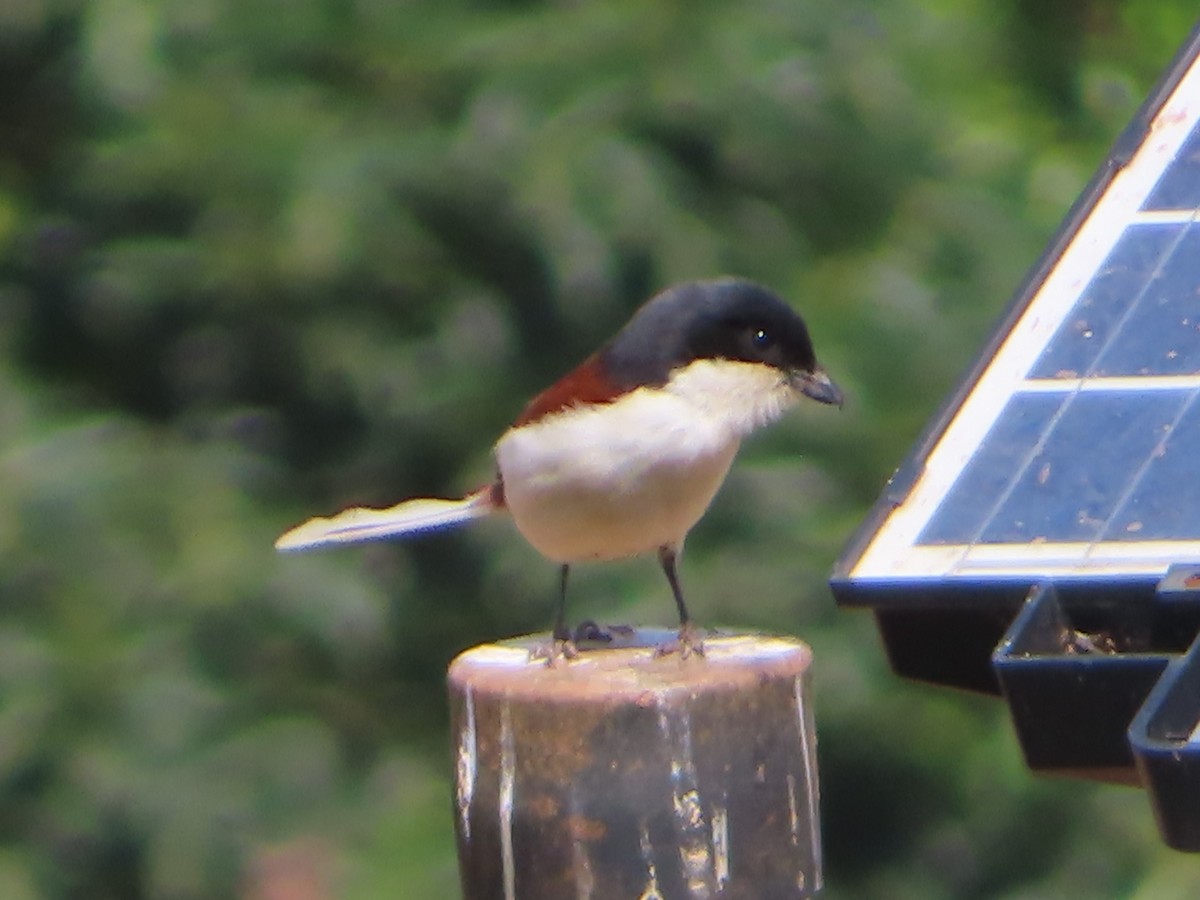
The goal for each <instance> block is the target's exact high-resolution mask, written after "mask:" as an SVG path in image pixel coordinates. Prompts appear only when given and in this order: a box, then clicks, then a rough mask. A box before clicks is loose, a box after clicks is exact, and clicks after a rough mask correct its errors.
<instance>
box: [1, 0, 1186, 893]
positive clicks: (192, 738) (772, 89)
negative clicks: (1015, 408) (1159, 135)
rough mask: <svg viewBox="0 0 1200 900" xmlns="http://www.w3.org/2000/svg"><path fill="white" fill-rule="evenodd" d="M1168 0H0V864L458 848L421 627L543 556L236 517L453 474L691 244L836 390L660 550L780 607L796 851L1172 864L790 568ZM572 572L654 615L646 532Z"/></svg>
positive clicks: (1037, 244) (704, 597)
mask: <svg viewBox="0 0 1200 900" xmlns="http://www.w3.org/2000/svg"><path fill="white" fill-rule="evenodd" d="M1194 14H1195V13H1194V7H1193V6H1192V5H1190V4H1186V3H1184V2H1182V0H1172V2H1154V3H1151V2H1149V0H1090V2H1084V3H1077V4H1066V5H1063V4H1037V3H1032V2H1024V0H1008V2H1000V3H997V2H994V0H993V2H983V0H966V2H963V0H956V2H946V0H899V2H894V3H891V4H886V5H884V4H873V3H870V2H866V0H852V2H849V3H846V2H834V0H798V2H793V3H780V2H775V0H753V2H749V3H742V4H726V3H719V2H715V0H713V2H700V3H691V4H682V3H645V2H640V3H639V2H633V0H615V2H609V3H593V4H556V3H537V2H526V3H511V4H504V3H484V2H477V3H469V2H466V0H454V2H446V3H420V2H413V0H408V2H400V0H390V2H384V0H360V2H334V0H324V2H318V0H288V2H284V0H238V2H235V0H95V2H92V3H83V2H79V0H40V2H39V0H16V2H10V3H7V4H4V5H2V6H0V896H3V897H6V898H9V897H11V898H22V900H23V898H34V897H88V898H107V897H112V898H117V897H146V898H160V897H161V898H165V897H171V898H186V897H195V898H202V897H218V896H229V895H231V894H238V893H242V894H244V895H247V896H266V893H265V891H266V890H267V886H269V885H273V884H276V883H277V882H279V883H282V881H283V880H286V878H288V877H293V876H295V873H297V872H299V873H301V874H305V873H306V876H305V877H309V878H311V880H312V882H313V883H315V884H323V885H325V889H326V890H327V892H328V893H329V894H330V895H336V896H353V897H368V898H369V897H391V896H400V895H402V894H405V895H408V896H435V895H437V894H446V893H453V891H454V890H455V888H454V885H455V884H456V875H455V865H454V856H453V854H454V848H453V840H452V829H451V820H450V802H449V798H448V790H447V786H446V782H447V779H448V770H449V764H448V752H447V748H446V739H445V730H446V722H445V714H444V711H443V701H442V687H441V678H442V672H443V670H444V667H445V665H446V663H447V662H448V661H449V659H450V658H451V656H452V655H453V654H454V652H456V651H457V650H459V649H461V648H464V647H466V646H468V645H470V644H471V643H474V642H476V641H478V640H482V639H486V638H489V637H494V636H498V635H505V634H513V633H519V632H522V631H527V630H531V629H540V628H542V627H544V626H545V625H546V624H547V622H548V611H549V607H550V603H551V597H552V591H553V583H554V572H553V568H552V567H550V566H548V565H546V564H544V562H543V561H541V560H539V559H538V558H537V557H536V556H535V555H534V554H533V553H532V552H531V551H529V550H528V549H527V548H525V547H523V546H522V545H521V544H520V542H519V540H517V539H516V538H515V537H514V536H513V535H512V534H510V533H508V532H507V531H506V530H505V529H504V528H503V527H502V526H496V527H492V526H487V525H485V526H482V527H480V528H478V529H476V530H474V531H472V532H470V533H464V534H459V535H453V536H446V537H439V538H432V539H429V540H427V541H424V542H421V543H416V544H411V545H404V546H386V547H373V548H369V549H367V550H364V551H355V552H347V553H344V554H329V555H319V556H314V557H312V558H306V557H305V558H288V559H284V560H280V559H277V558H276V557H275V555H274V554H273V552H272V550H271V542H272V540H273V538H274V536H275V535H276V534H277V533H278V532H279V531H281V530H282V529H283V528H284V527H286V526H288V525H290V524H292V523H293V522H295V521H296V520H298V519H300V518H303V517H305V516H307V515H310V514H313V513H316V512H323V511H332V510H334V509H335V508H338V507H340V506H342V505H347V504H350V503H354V502H370V503H375V504H383V503H390V502H394V501H395V500H396V499H398V498H400V497H402V496H405V495H410V494H415V493H442V494H447V495H453V494H457V493H459V492H461V491H462V490H465V489H469V488H472V487H474V486H475V485H477V484H478V483H480V482H482V481H484V480H485V479H486V478H487V477H488V476H489V470H490V462H489V458H488V453H487V448H488V447H489V445H490V443H491V441H492V440H493V439H494V437H495V436H496V435H497V434H498V433H499V432H500V430H501V429H503V427H504V426H505V425H506V423H507V422H508V421H510V420H511V418H512V417H513V416H514V415H515V413H516V412H517V411H518V409H519V406H520V398H522V397H523V396H524V395H526V394H528V393H530V392H532V391H534V390H536V389H537V388H539V387H541V386H543V385H544V384H545V383H547V382H548V381H549V380H550V379H552V378H553V377H555V376H556V375H557V374H560V373H561V372H563V371H564V370H566V369H567V368H568V367H570V366H571V365H572V364H574V363H575V362H577V361H578V360H579V359H580V358H581V357H582V355H583V354H584V353H585V352H586V351H587V350H589V349H590V348H591V347H592V346H594V345H595V344H596V343H598V342H599V341H600V340H601V339H602V338H603V337H605V336H606V335H607V334H608V333H609V332H611V330H612V329H613V328H614V327H616V326H617V325H618V324H619V323H620V322H622V321H623V320H624V318H625V317H626V316H627V315H628V313H629V312H630V311H631V310H632V309H633V308H634V306H635V305H636V304H637V303H638V302H639V301H640V300H642V299H644V298H645V297H646V296H648V295H649V294H650V293H652V292H653V291H654V290H656V289H657V288H659V287H661V286H664V285H666V284H668V283H670V282H673V281H677V280H683V279H689V278H695V277H700V276H707V275H714V274H718V273H723V272H737V273H740V274H743V275H746V276H749V277H752V278H756V279H759V280H762V281H764V282H766V283H768V284H770V285H772V286H774V287H775V288H776V289H778V290H779V291H780V292H782V293H783V294H785V295H786V296H788V297H789V298H791V299H793V300H794V302H796V304H797V305H798V306H799V307H800V308H801V309H803V311H804V313H805V315H806V317H807V318H808V319H809V322H810V326H811V328H812V331H813V333H814V335H815V337H816V341H817V345H818V350H819V352H820V354H821V358H822V360H823V361H824V362H825V364H826V366H827V367H828V368H829V369H830V370H831V371H832V372H833V373H834V374H835V376H836V377H837V378H838V380H839V381H840V382H841V383H842V384H843V385H844V386H845V387H846V388H847V389H848V392H849V394H850V398H851V399H850V402H849V404H848V406H847V409H846V410H845V411H844V413H843V414H842V415H840V416H837V415H833V414H831V413H830V412H829V411H828V410H815V411H805V412H802V413H798V414H797V415H796V416H794V417H792V418H791V419H789V421H788V422H787V424H785V425H783V426H781V427H779V428H777V429H775V430H774V431H773V432H772V433H770V434H769V435H767V436H764V437H763V439H761V440H759V441H756V442H755V443H754V445H753V446H752V447H750V448H748V450H747V453H746V454H745V457H746V458H745V459H744V460H743V463H742V465H741V466H740V467H739V468H737V469H736V470H735V473H734V475H733V477H732V478H731V483H730V484H729V486H728V487H727V489H726V491H725V492H724V494H723V495H722V497H721V498H720V499H719V501H718V504H717V506H716V507H715V508H714V510H713V511H712V513H711V514H710V516H709V518H708V519H706V520H705V522H704V523H703V524H702V525H701V526H700V527H699V528H698V529H697V532H696V534H695V536H694V539H693V541H692V543H691V545H690V549H691V552H690V554H689V558H688V561H687V565H686V566H685V568H684V577H685V578H686V579H687V580H688V581H689V583H691V584H692V585H694V587H693V589H692V591H691V596H692V597H693V602H694V605H695V608H696V612H697V613H698V617H699V618H700V619H701V620H702V621H706V622H718V621H719V622H725V623H728V624H731V625H743V626H761V627H766V628H771V629H776V630H780V631H794V632H798V633H801V634H803V635H805V637H806V638H808V639H809V640H810V641H811V642H812V644H813V645H814V647H815V649H816V652H817V654H818V659H819V661H820V676H819V685H818V697H819V703H820V707H821V709H820V712H819V721H820V723H821V727H822V741H823V743H822V759H823V767H824V772H825V794H826V799H825V819H826V824H827V831H828V834H827V840H826V846H827V854H828V861H829V864H830V868H831V870H832V875H831V880H832V882H833V888H832V889H831V896H854V897H880V898H904V897H914V898H916V897H921V898H932V897H956V898H970V897H999V896H1011V897H1018V896H1020V897H1034V896H1117V895H1126V896H1137V897H1150V896H1155V897H1157V896H1168V895H1169V896H1185V895H1187V896H1191V895H1192V893H1193V891H1192V890H1188V885H1189V884H1192V885H1193V887H1194V880H1195V879H1194V875H1193V873H1192V872H1191V870H1190V869H1188V868H1187V867H1186V866H1181V865H1180V864H1179V862H1178V860H1177V859H1176V858H1174V857H1171V856H1169V855H1168V854H1167V853H1166V851H1163V850H1162V849H1161V848H1160V846H1159V844H1158V841H1157V838H1156V836H1155V834H1154V831H1153V826H1152V823H1151V821H1150V816H1149V813H1148V810H1147V808H1146V804H1145V801H1144V799H1143V798H1141V797H1139V796H1137V795H1134V794H1127V793H1121V792H1118V791H1116V790H1115V789H1094V788H1090V787H1088V786H1085V785H1077V784H1069V785H1062V784H1047V783H1044V782H1041V781H1038V780H1036V779H1033V778H1032V777H1031V776H1030V775H1029V774H1028V772H1027V771H1026V770H1025V769H1024V767H1023V765H1022V764H1021V762H1020V759H1019V754H1018V752H1017V750H1016V748H1015V743H1014V739H1013V737H1012V735H1011V731H1010V729H1009V727H1008V725H1007V723H1006V722H1005V721H1004V720H1003V717H1002V712H1001V708H1000V706H999V704H997V703H995V702H993V701H984V700H979V699H973V698H963V697H958V696H953V695H947V694H946V693H944V692H940V691H935V690H928V689H924V688H919V687H916V686H913V685H908V684H903V683H900V682H899V681H898V680H897V679H895V678H894V677H893V676H892V675H891V674H890V673H888V672H887V671H886V667H885V664H884V662H883V660H882V659H881V653H880V650H879V647H878V645H877V643H876V640H875V638H874V636H873V632H872V625H871V622H870V621H869V619H868V618H867V617H865V616H861V615H856V614H854V613H849V612H838V611H836V610H834V609H833V606H832V603H831V601H830V599H829V597H828V593H827V590H826V588H825V587H824V579H825V577H826V575H827V573H828V571H829V569H830V566H831V564H832V561H833V558H834V556H835V555H836V553H837V552H838V550H839V548H840V547H841V546H842V545H843V544H844V542H845V540H846V539H847V537H848V536H849V534H850V532H851V531H852V530H853V528H854V526H855V524H856V523H857V522H858V521H859V520H860V519H861V517H862V515H863V514H864V512H865V509H866V507H867V506H868V504H869V503H870V502H871V501H872V500H873V499H874V498H875V496H876V495H877V494H878V492H879V490H880V489H881V487H882V485H883V483H884V482H885V480H886V478H887V476H888V475H889V473H890V472H891V470H892V468H893V467H894V466H895V465H896V464H897V463H898V462H899V461H900V459H901V458H902V456H903V454H904V453H905V451H906V449H907V448H908V446H909V445H910V444H911V442H912V441H913V439H914V438H915V437H916V435H917V434H918V433H919V431H920V430H921V428H922V427H923V426H924V423H925V422H926V421H927V420H928V418H929V417H930V415H931V414H932V413H933V411H934V410H935V409H936V408H937V406H938V404H939V403H940V401H941V399H942V398H943V397H944V396H946V394H947V393H948V391H949V390H950V388H951V387H952V386H953V384H954V383H955V379H956V378H957V377H958V375H959V374H960V373H961V372H962V371H963V369H964V367H965V366H966V365H967V364H968V363H969V361H970V360H971V358H972V356H973V355H974V353H975V352H976V349H977V347H978V346H979V345H980V343H981V341H982V340H983V338H984V336H985V335H986V334H987V331H988V328H989V325H990V323H991V322H992V321H994V320H995V318H996V317H997V316H998V314H999V312H1000V310H1001V309H1002V308H1003V306H1004V304H1005V302H1006V300H1007V298H1008V296H1009V295H1010V294H1011V293H1012V292H1013V291H1014V289H1015V287H1016V285H1017V284H1018V283H1019V281H1020V279H1021V278H1022V275H1023V273H1024V272H1025V271H1026V270H1027V269H1028V267H1029V266H1030V265H1031V264H1032V263H1033V261H1034V260H1035V259H1036V257H1037V255H1038V253H1039V252H1040V249H1041V247H1042V246H1043V244H1044V242H1045V241H1046V240H1047V238H1048V237H1049V236H1050V234H1051V233H1052V232H1053V230H1054V228H1055V226H1056V224H1057V222H1058V221H1059V219H1060V218H1061V217H1062V215H1063V214H1064V212H1065V210H1066V209H1067V207H1068V206H1069V205H1070V203H1071V202H1072V201H1073V200H1074V198H1075V196H1076V195H1077V193H1078V192H1079V190H1080V189H1081V188H1082V186H1083V185H1084V184H1085V183H1086V180H1087V178H1088V177H1089V176H1090V174H1091V172H1092V171H1093V170H1094V169H1095V168H1096V167H1097V166H1098V165H1099V163H1100V162H1101V160H1102V158H1103V154H1104V152H1105V148H1106V146H1107V145H1108V143H1109V142H1110V141H1111V140H1112V139H1113V138H1114V137H1115V135H1116V134H1117V133H1118V132H1119V131H1120V129H1121V128H1122V127H1123V126H1124V124H1125V122H1126V121H1127V120H1128V118H1129V116H1130V115H1131V114H1132V112H1133V111H1134V109H1135V108H1136V106H1137V104H1138V103H1139V102H1140V100H1141V98H1142V96H1143V95H1144V94H1145V92H1146V91H1147V90H1148V88H1149V87H1150V85H1151V84H1152V82H1153V80H1154V79H1155V78H1156V77H1157V75H1158V74H1159V72H1160V70H1161V69H1162V67H1163V66H1164V65H1165V63H1166V62H1167V61H1168V59H1169V58H1170V55H1171V54H1172V53H1173V52H1174V49H1175V47H1176V46H1177V45H1178V44H1179V43H1180V42H1181V41H1182V40H1183V38H1184V36H1185V34H1186V32H1187V29H1188V28H1189V27H1190V25H1191V21H1192V18H1193V16H1194ZM799 454H803V456H800V455H799ZM573 588H574V589H573V594H572V603H573V608H574V610H575V611H577V612H579V613H583V612H584V611H586V614H587V615H588V616H594V617H597V618H603V617H605V616H620V617H622V618H639V619H645V620H651V621H656V620H666V619H667V618H668V616H669V611H670V604H669V600H668V598H667V596H666V594H665V592H664V589H663V588H662V586H661V585H660V584H659V579H658V575H657V573H656V572H655V571H654V567H653V566H652V565H650V564H642V563H631V564H628V565H624V566H622V565H618V566H610V567H607V568H603V569H596V570H594V571H592V570H588V569H584V570H583V571H582V572H581V573H580V577H578V578H577V579H576V581H575V583H574V585H573ZM255 891H261V892H262V893H261V894H256V893H254V892H255ZM1184 891H1186V894H1185V893H1184Z"/></svg>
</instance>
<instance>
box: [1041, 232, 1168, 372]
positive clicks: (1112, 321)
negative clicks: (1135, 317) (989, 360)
mask: <svg viewBox="0 0 1200 900" xmlns="http://www.w3.org/2000/svg"><path fill="white" fill-rule="evenodd" d="M1185 227H1186V226H1183V225H1142V226H1137V227H1134V228H1130V229H1129V230H1127V231H1126V232H1125V234H1123V235H1122V236H1121V238H1120V240H1119V241H1117V244H1116V246H1115V247H1113V250H1112V252H1111V253H1110V254H1109V256H1108V259H1106V260H1105V261H1104V264H1103V265H1102V266H1100V268H1099V269H1097V270H1096V275H1095V276H1094V277H1093V278H1092V280H1091V282H1090V283H1089V284H1088V286H1087V287H1086V288H1085V289H1084V291H1083V293H1082V294H1081V295H1080V297H1079V301H1078V302H1077V303H1076V304H1075V306H1074V308H1073V309H1072V310H1071V312H1070V313H1068V314H1067V316H1066V317H1065V318H1064V319H1063V322H1062V325H1060V326H1059V328H1058V331H1057V332H1056V333H1055V335H1054V337H1053V338H1051V340H1050V343H1049V344H1048V345H1047V346H1046V349H1045V350H1044V351H1043V353H1042V355H1041V357H1040V358H1039V359H1038V361H1037V363H1035V364H1034V367H1033V370H1032V371H1031V373H1030V375H1031V377H1033V378H1079V377H1082V376H1084V375H1086V374H1088V372H1089V371H1091V369H1092V367H1093V365H1094V364H1095V362H1096V360H1097V359H1098V358H1099V357H1100V354H1101V353H1103V352H1104V349H1105V347H1106V346H1108V344H1109V343H1110V341H1111V340H1112V338H1113V336H1114V334H1115V333H1116V330H1117V328H1118V326H1119V325H1120V324H1121V323H1122V321H1123V319H1124V318H1125V316H1126V314H1127V313H1128V312H1129V311H1130V309H1131V308H1132V307H1133V306H1134V304H1135V303H1136V302H1137V300H1138V298H1139V296H1140V295H1141V294H1142V293H1143V291H1145V290H1146V289H1147V287H1148V285H1149V284H1150V282H1151V281H1152V279H1154V278H1155V275H1156V272H1157V271H1158V268H1159V265H1160V263H1161V262H1162V261H1163V259H1164V257H1165V256H1166V255H1167V253H1168V252H1169V251H1170V250H1171V249H1172V248H1173V247H1174V245H1175V244H1177V243H1178V242H1179V240H1180V238H1181V237H1182V235H1183V232H1184V230H1185Z"/></svg>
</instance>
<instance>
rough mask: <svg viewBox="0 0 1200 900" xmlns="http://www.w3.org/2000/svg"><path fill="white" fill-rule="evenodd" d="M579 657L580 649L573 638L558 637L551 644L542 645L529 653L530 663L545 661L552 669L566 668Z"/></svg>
mask: <svg viewBox="0 0 1200 900" xmlns="http://www.w3.org/2000/svg"><path fill="white" fill-rule="evenodd" d="M577 656H579V648H578V647H576V646H575V640H574V638H571V637H556V638H554V639H553V640H552V641H551V642H550V643H549V644H540V645H539V646H537V647H534V648H533V649H532V650H530V651H529V661H530V662H537V661H538V660H545V661H546V665H547V666H548V667H550V668H554V667H556V666H565V665H566V664H567V663H568V662H570V661H571V660H573V659H575V658H576V657H577Z"/></svg>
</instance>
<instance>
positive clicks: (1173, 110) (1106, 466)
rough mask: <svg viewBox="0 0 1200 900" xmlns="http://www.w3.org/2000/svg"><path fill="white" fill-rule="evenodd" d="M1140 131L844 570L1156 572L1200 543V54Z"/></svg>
mask: <svg viewBox="0 0 1200 900" xmlns="http://www.w3.org/2000/svg"><path fill="white" fill-rule="evenodd" d="M1144 136H1145V139H1144V140H1143V141H1142V142H1141V145H1140V146H1139V147H1137V149H1136V151H1135V152H1134V153H1133V154H1132V156H1131V157H1130V158H1129V160H1128V162H1127V164H1126V165H1124V166H1123V167H1122V168H1120V169H1119V171H1116V173H1115V174H1114V175H1113V176H1112V178H1111V181H1109V183H1108V187H1107V190H1105V191H1104V192H1103V194H1102V195H1101V196H1100V197H1099V199H1098V200H1097V202H1096V203H1095V204H1094V205H1093V206H1092V208H1091V210H1090V212H1089V213H1088V214H1087V216H1086V218H1085V219H1084V220H1083V221H1082V223H1081V224H1080V225H1079V227H1078V229H1077V230H1076V231H1075V232H1074V235H1073V236H1072V238H1071V240H1070V242H1069V244H1068V245H1067V246H1066V247H1065V249H1064V250H1063V252H1062V254H1061V255H1060V256H1059V257H1058V259H1057V263H1056V264H1055V265H1054V266H1053V268H1052V269H1050V271H1049V273H1048V275H1047V277H1046V278H1045V279H1044V280H1043V281H1042V282H1041V283H1040V285H1038V286H1037V287H1036V289H1035V291H1034V292H1033V294H1032V296H1031V297H1030V298H1029V300H1028V303H1027V304H1026V305H1025V306H1024V308H1023V311H1022V312H1021V314H1020V316H1019V317H1018V318H1017V319H1016V320H1015V322H1014V323H1013V325H1012V327H1011V329H1010V330H1009V331H1008V332H1007V334H1006V335H1004V336H1003V338H1002V340H1001V341H1000V343H999V345H998V347H997V350H996V352H995V353H994V355H993V356H992V357H991V359H990V361H988V362H987V364H986V366H985V367H984V368H983V369H982V371H981V373H980V375H979V377H978V379H977V380H976V381H975V383H974V385H973V387H972V388H971V390H970V391H969V393H967V394H966V396H965V398H964V399H963V401H962V403H961V405H960V406H959V407H958V408H957V410H956V411H954V413H953V415H952V417H951V418H950V420H949V422H948V425H947V426H946V428H945V430H944V431H943V432H942V434H941V436H940V438H939V439H938V440H937V441H936V443H935V444H934V445H933V446H932V449H931V450H930V452H929V453H928V455H927V456H926V457H925V458H924V460H923V462H922V463H921V465H920V469H921V471H920V475H919V477H918V478H917V479H916V480H915V482H914V483H913V485H912V488H911V490H909V491H908V493H907V496H905V497H904V498H903V501H902V502H900V503H899V504H898V505H896V506H895V508H894V509H892V510H890V511H889V512H888V513H887V514H886V515H885V517H883V519H882V521H881V523H880V525H879V527H878V528H877V529H876V530H875V531H874V533H873V534H872V535H871V536H870V539H869V541H867V542H866V544H865V547H864V549H863V551H862V553H861V554H860V555H859V556H858V558H857V559H856V560H855V561H854V562H853V564H852V565H851V566H850V567H849V569H848V571H847V573H846V574H847V577H848V579H849V580H851V581H855V580H863V581H870V580H875V579H878V580H883V581H887V582H889V583H891V582H894V581H896V580H897V579H900V580H905V579H918V580H919V579H930V578H935V579H939V580H946V579H955V578H959V577H966V578H969V579H972V580H975V579H979V578H981V577H989V576H1000V577H1011V578H1022V579H1037V578H1043V577H1054V576H1072V577H1087V578H1103V577H1108V576H1113V577H1129V576H1153V575H1162V574H1163V573H1165V572H1166V569H1167V567H1168V566H1169V565H1171V564H1172V563H1176V562H1180V561H1188V560H1191V561H1197V560H1200V223H1198V221H1197V218H1198V216H1200V67H1197V66H1195V65H1193V66H1192V67H1191V68H1190V69H1188V70H1187V71H1186V72H1185V73H1184V75H1183V77H1182V78H1181V79H1180V80H1179V82H1178V84H1177V85H1176V86H1175V88H1174V90H1173V91H1172V92H1171V94H1170V95H1169V96H1168V97H1167V98H1166V100H1165V102H1164V103H1163V104H1162V105H1161V107H1160V108H1159V110H1158V112H1157V115H1155V116H1154V118H1153V120H1152V121H1151V122H1150V125H1149V127H1148V128H1147V129H1146V131H1145V135H1144Z"/></svg>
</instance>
